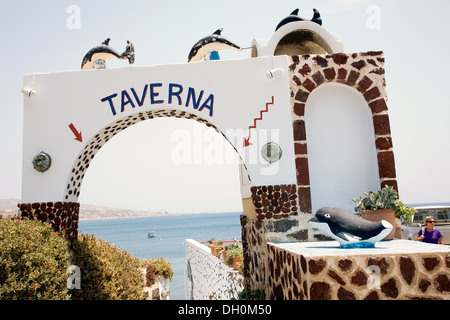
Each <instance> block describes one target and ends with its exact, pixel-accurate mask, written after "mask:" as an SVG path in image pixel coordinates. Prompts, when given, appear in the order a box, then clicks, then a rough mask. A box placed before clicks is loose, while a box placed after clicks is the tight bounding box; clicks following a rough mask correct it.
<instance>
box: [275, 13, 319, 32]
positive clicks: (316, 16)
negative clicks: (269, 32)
mask: <svg viewBox="0 0 450 320" xmlns="http://www.w3.org/2000/svg"><path fill="white" fill-rule="evenodd" d="M298 11H299V9H295V10H294V11H292V12H291V14H290V15H289V16H287V17H286V18H284V19H283V20H281V21H280V23H279V24H278V25H277V27H276V28H275V31H277V30H278V29H280V28H281V27H282V26H284V25H285V24H288V23H290V22H294V21H308V19H305V18H302V17H300V16H299V15H298ZM313 11H314V15H313V17H312V19H311V20H310V21H312V22H315V23H317V24H319V25H322V18H321V17H320V12H319V11H318V10H316V9H313Z"/></svg>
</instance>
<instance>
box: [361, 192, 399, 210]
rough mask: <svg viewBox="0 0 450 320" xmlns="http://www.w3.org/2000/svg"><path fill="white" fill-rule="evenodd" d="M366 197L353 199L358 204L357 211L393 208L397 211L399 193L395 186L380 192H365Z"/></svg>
mask: <svg viewBox="0 0 450 320" xmlns="http://www.w3.org/2000/svg"><path fill="white" fill-rule="evenodd" d="M364 195H365V197H364V198H361V197H359V198H357V199H352V200H353V202H354V203H355V204H356V207H355V211H356V212H358V211H361V210H378V209H391V210H392V211H394V212H395V211H397V205H398V194H397V192H396V191H395V190H394V188H393V187H385V188H383V189H382V190H380V191H378V192H373V191H370V192H365V193H364Z"/></svg>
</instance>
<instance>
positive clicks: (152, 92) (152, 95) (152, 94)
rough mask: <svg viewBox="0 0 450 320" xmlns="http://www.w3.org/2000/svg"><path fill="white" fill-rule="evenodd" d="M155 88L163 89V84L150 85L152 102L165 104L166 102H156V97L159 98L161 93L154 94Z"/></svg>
mask: <svg viewBox="0 0 450 320" xmlns="http://www.w3.org/2000/svg"><path fill="white" fill-rule="evenodd" d="M154 87H162V83H150V101H151V103H152V104H154V103H164V100H155V97H157V96H159V92H154V89H153V88H154Z"/></svg>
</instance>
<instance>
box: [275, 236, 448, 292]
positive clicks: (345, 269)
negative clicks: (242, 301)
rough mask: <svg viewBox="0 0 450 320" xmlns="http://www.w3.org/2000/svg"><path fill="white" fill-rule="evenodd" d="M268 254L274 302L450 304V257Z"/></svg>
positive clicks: (278, 250) (442, 254) (432, 254)
mask: <svg viewBox="0 0 450 320" xmlns="http://www.w3.org/2000/svg"><path fill="white" fill-rule="evenodd" d="M405 241H406V240H405ZM267 251H268V259H269V264H268V269H267V283H268V285H267V287H266V297H267V298H268V299H276V300H281V299H284V300H287V299H288V300H389V299H402V300H416V299H432V300H436V299H438V300H441V299H442V300H448V299H450V277H449V275H450V251H447V252H428V253H405V254H384V255H346V256H322V257H305V256H303V255H301V254H297V253H293V252H290V251H288V250H286V249H283V248H278V247H276V246H274V245H270V244H269V245H268V248H267ZM374 270H378V271H379V274H378V275H375V274H374V273H373V272H374Z"/></svg>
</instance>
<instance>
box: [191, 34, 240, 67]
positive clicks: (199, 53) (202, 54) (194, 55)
mask: <svg viewBox="0 0 450 320" xmlns="http://www.w3.org/2000/svg"><path fill="white" fill-rule="evenodd" d="M222 30H223V28H220V29H217V30H216V31H215V32H214V33H213V34H212V35H210V36H206V37H204V38H202V39H200V40H198V41H197V42H196V43H195V44H194V46H193V47H192V49H191V51H190V52H189V56H188V62H196V61H201V60H202V59H205V60H211V55H212V56H213V57H214V59H216V60H217V59H218V53H217V52H218V51H219V50H223V49H234V50H239V51H241V50H242V48H241V47H239V46H238V45H237V44H235V43H233V42H231V41H230V40H228V39H226V38H224V37H222V36H221V35H220V33H221V32H222Z"/></svg>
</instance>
